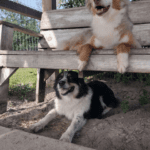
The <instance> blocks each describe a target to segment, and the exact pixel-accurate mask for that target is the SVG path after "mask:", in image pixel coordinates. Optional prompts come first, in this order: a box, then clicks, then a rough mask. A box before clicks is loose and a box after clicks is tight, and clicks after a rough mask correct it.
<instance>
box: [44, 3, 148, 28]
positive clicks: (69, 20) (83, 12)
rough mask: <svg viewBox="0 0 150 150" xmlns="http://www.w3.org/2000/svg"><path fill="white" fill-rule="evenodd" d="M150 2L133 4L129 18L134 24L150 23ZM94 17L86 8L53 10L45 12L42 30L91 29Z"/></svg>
mask: <svg viewBox="0 0 150 150" xmlns="http://www.w3.org/2000/svg"><path fill="white" fill-rule="evenodd" d="M149 8H150V1H137V2H132V3H131V5H130V7H129V17H130V18H131V21H132V22H133V23H134V24H139V23H149V22H150V9H149ZM91 20H92V15H91V13H90V12H89V10H88V9H87V8H85V7H79V8H69V9H65V10H64V9H63V10H53V11H52V10H51V11H47V12H44V13H43V14H42V19H41V30H43V29H63V28H77V27H89V26H90V25H91Z"/></svg>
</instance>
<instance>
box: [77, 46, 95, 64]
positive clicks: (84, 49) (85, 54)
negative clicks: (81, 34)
mask: <svg viewBox="0 0 150 150" xmlns="http://www.w3.org/2000/svg"><path fill="white" fill-rule="evenodd" d="M92 49H93V46H92V45H91V44H85V45H82V46H81V47H80V48H79V49H78V50H77V53H78V54H79V59H80V60H81V61H88V60H89V57H90V55H91V52H92Z"/></svg>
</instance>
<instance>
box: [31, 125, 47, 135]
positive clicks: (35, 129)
mask: <svg viewBox="0 0 150 150" xmlns="http://www.w3.org/2000/svg"><path fill="white" fill-rule="evenodd" d="M44 127H45V126H44V125H42V124H40V123H35V124H33V125H32V126H31V127H30V131H32V132H35V133H36V132H39V131H41V130H43V129H44Z"/></svg>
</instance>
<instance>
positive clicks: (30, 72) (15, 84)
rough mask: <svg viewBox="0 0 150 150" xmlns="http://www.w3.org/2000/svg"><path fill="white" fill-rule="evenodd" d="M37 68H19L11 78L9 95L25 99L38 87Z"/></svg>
mask: <svg viewBox="0 0 150 150" xmlns="http://www.w3.org/2000/svg"><path fill="white" fill-rule="evenodd" d="M36 80H37V69H33V68H19V69H18V70H17V71H16V72H15V73H14V74H13V75H12V76H11V77H10V79H9V93H8V94H9V95H10V96H13V95H17V96H18V98H19V99H21V100H24V99H25V98H26V99H28V98H27V94H28V93H29V92H31V91H34V90H35V88H36Z"/></svg>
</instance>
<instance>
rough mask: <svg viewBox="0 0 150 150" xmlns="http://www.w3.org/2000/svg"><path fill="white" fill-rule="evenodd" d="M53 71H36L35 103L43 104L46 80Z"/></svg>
mask: <svg viewBox="0 0 150 150" xmlns="http://www.w3.org/2000/svg"><path fill="white" fill-rule="evenodd" d="M54 71H55V70H54V69H37V83H36V103H40V102H44V100H45V88H46V80H47V79H48V77H49V76H51V75H52V74H53V72H54Z"/></svg>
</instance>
